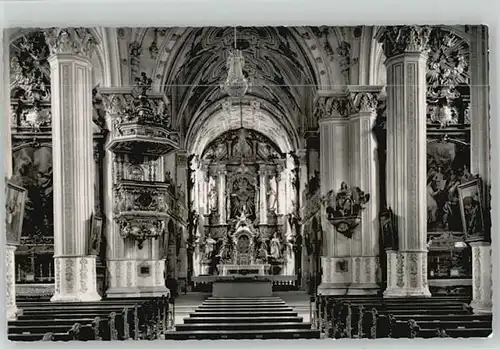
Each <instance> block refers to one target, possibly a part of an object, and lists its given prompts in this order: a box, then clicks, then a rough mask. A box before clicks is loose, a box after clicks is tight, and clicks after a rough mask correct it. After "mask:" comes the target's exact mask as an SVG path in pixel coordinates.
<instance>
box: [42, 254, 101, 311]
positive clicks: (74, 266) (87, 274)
mask: <svg viewBox="0 0 500 349" xmlns="http://www.w3.org/2000/svg"><path fill="white" fill-rule="evenodd" d="M95 259H96V257H95V256H82V257H73V256H59V257H54V261H55V263H54V264H55V265H54V267H55V286H54V289H55V293H54V295H53V296H52V298H51V299H50V301H51V302H97V301H100V300H101V296H100V295H99V293H97V282H96V279H97V275H96V263H95Z"/></svg>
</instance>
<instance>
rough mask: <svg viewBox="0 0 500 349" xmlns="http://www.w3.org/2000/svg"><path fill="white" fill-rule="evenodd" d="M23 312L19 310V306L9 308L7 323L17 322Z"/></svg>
mask: <svg viewBox="0 0 500 349" xmlns="http://www.w3.org/2000/svg"><path fill="white" fill-rule="evenodd" d="M22 314H23V311H22V310H21V309H19V308H18V307H17V306H15V305H14V306H12V305H11V306H7V321H14V320H17V317H18V316H19V315H22Z"/></svg>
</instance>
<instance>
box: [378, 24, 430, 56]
mask: <svg viewBox="0 0 500 349" xmlns="http://www.w3.org/2000/svg"><path fill="white" fill-rule="evenodd" d="M431 30H432V29H431V27H430V26H425V25H424V26H418V25H396V26H385V27H382V28H380V29H379V31H378V33H377V35H376V38H377V40H378V42H380V43H381V44H382V48H383V50H384V54H385V57H386V58H391V57H394V56H397V55H400V54H402V53H408V52H413V53H424V52H426V51H427V44H428V42H429V35H430V33H431Z"/></svg>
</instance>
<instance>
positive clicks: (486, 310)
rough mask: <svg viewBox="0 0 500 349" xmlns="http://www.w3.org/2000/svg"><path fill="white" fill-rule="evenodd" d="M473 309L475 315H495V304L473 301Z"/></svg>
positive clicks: (471, 304)
mask: <svg viewBox="0 0 500 349" xmlns="http://www.w3.org/2000/svg"><path fill="white" fill-rule="evenodd" d="M470 306H471V308H472V312H473V313H474V314H492V313H493V304H492V303H481V302H475V301H472V302H471V303H470Z"/></svg>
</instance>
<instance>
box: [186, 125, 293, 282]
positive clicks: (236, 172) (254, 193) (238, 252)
mask: <svg viewBox="0 0 500 349" xmlns="http://www.w3.org/2000/svg"><path fill="white" fill-rule="evenodd" d="M287 156H289V155H287V154H282V153H281V152H280V150H279V148H278V147H277V146H276V145H275V144H274V143H273V142H272V141H271V140H269V139H268V138H267V137H265V136H263V135H262V134H260V133H258V132H255V131H253V130H246V129H239V130H231V131H228V132H225V133H224V134H222V135H221V136H219V137H218V138H217V139H215V140H214V141H212V142H211V143H210V144H209V145H208V147H207V148H206V149H205V151H204V152H203V154H202V155H201V156H200V157H196V161H197V166H191V171H193V167H195V170H194V171H198V173H199V175H195V176H191V177H192V178H197V179H198V181H199V182H200V183H195V181H192V183H191V190H190V195H191V198H198V200H196V201H194V200H191V203H192V207H191V210H193V211H195V212H200V217H199V226H198V227H197V229H191V232H192V234H199V235H198V236H192V237H191V238H190V240H192V241H196V243H195V245H197V246H193V251H194V252H193V256H192V257H193V269H194V272H193V276H202V275H212V276H217V275H218V276H231V275H233V276H237V275H239V276H242V275H244V276H259V275H260V276H264V275H289V276H295V270H294V269H295V256H294V254H295V252H294V249H293V246H292V244H291V243H290V241H294V239H293V236H294V235H295V233H294V231H293V230H292V229H291V228H290V227H289V225H288V224H287V220H286V219H285V217H287V215H290V214H291V213H292V212H291V210H294V209H295V206H296V205H293V204H291V203H293V202H297V192H296V190H294V187H293V184H292V173H293V172H294V171H293V170H294V169H292V168H287ZM288 167H291V166H288ZM199 179H201V181H200V180H199ZM197 224H198V221H197ZM197 263H199V267H198V268H197V267H196V264H197ZM197 271H198V272H197Z"/></svg>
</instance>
